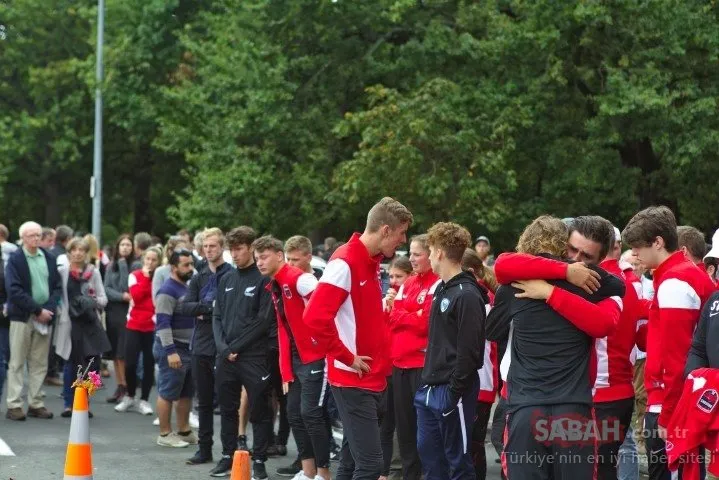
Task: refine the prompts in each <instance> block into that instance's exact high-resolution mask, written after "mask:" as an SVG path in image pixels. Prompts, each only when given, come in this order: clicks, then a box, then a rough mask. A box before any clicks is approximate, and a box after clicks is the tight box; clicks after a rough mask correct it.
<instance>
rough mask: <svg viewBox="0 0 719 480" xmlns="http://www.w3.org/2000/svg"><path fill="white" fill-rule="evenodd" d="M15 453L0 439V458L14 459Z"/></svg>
mask: <svg viewBox="0 0 719 480" xmlns="http://www.w3.org/2000/svg"><path fill="white" fill-rule="evenodd" d="M14 456H15V453H14V452H13V451H12V449H11V448H10V446H9V445H8V444H7V443H5V441H4V440H3V439H2V438H0V457H14Z"/></svg>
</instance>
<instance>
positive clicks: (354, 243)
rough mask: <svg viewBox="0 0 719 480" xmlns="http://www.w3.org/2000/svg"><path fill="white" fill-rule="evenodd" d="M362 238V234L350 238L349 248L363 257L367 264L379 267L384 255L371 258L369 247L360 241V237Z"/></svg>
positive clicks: (356, 233)
mask: <svg viewBox="0 0 719 480" xmlns="http://www.w3.org/2000/svg"><path fill="white" fill-rule="evenodd" d="M361 236H362V234H361V233H358V232H355V233H353V234H352V236H351V237H350V240H349V242H347V246H348V248H351V249H353V250H354V251H356V252H357V253H358V254H359V255H360V256H362V259H363V260H364V261H365V262H367V263H368V264H370V265H378V264H379V263H380V262H381V261H382V260H383V259H384V255H382V253H381V252H380V253H378V254H377V255H375V256H374V257H372V256H370V254H369V250H367V246H366V245H365V244H364V243H362V241H361V240H360V237H361Z"/></svg>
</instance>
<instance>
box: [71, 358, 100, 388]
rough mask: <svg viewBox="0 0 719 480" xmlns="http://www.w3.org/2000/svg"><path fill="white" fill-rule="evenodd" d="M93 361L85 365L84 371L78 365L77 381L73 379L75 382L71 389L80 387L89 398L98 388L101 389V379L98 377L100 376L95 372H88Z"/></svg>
mask: <svg viewBox="0 0 719 480" xmlns="http://www.w3.org/2000/svg"><path fill="white" fill-rule="evenodd" d="M93 360H94V359H90V362H89V363H88V364H87V367H85V370H83V369H82V365H78V367H77V379H75V382H74V383H73V384H72V387H73V388H75V387H81V388H84V389H85V390H87V394H88V395H89V396H91V397H92V396H93V395H94V394H95V391H96V390H97V389H98V388H100V387H102V378H101V377H100V374H99V373H97V372H95V371H92V372H91V371H90V367H91V366H92V362H93Z"/></svg>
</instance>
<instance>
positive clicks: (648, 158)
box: [619, 138, 679, 217]
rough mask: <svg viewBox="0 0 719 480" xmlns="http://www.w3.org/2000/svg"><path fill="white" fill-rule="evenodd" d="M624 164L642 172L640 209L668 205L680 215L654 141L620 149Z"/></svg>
mask: <svg viewBox="0 0 719 480" xmlns="http://www.w3.org/2000/svg"><path fill="white" fill-rule="evenodd" d="M619 155H620V156H621V159H622V163H623V164H624V165H625V166H627V167H634V168H638V169H639V170H640V172H641V178H640V179H639V185H638V192H637V194H638V195H639V205H638V207H639V208H646V207H649V206H651V205H666V206H667V207H669V208H671V209H672V211H674V213H675V214H676V215H677V217H678V216H679V215H678V213H679V212H678V211H677V199H676V198H675V197H674V196H672V195H670V194H669V192H671V189H670V188H669V178H668V176H667V172H666V171H665V170H663V169H662V163H661V159H660V158H659V157H658V156H657V154H656V152H654V148H653V147H652V141H651V140H650V139H648V138H644V139H641V140H635V141H631V142H626V143H624V144H623V145H622V146H620V147H619Z"/></svg>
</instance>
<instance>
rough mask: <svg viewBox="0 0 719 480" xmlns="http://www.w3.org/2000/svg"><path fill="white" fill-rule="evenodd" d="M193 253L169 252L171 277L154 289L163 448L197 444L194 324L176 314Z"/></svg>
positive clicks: (154, 347)
mask: <svg viewBox="0 0 719 480" xmlns="http://www.w3.org/2000/svg"><path fill="white" fill-rule="evenodd" d="M192 265H193V262H192V252H190V251H189V250H186V249H179V250H175V251H174V252H172V254H171V255H170V269H171V270H170V278H168V279H167V280H165V283H163V284H162V286H161V287H160V290H158V292H157V297H155V298H156V301H155V318H156V319H157V327H156V332H157V336H156V337H155V345H154V346H153V354H154V356H155V358H156V359H157V363H158V366H159V375H158V377H157V392H158V395H157V416H158V417H159V419H160V436H159V437H157V444H158V445H160V446H162V447H187V446H188V445H189V444H195V443H197V437H196V436H195V434H194V433H193V432H192V429H190V424H189V422H190V408H191V407H192V395H193V383H192V372H191V370H190V367H191V364H192V362H191V357H190V339H191V338H192V331H193V328H194V326H195V319H194V318H193V317H191V316H183V315H175V314H174V311H175V307H176V306H177V304H178V303H179V302H180V301H181V300H182V298H183V297H184V296H185V295H186V294H187V281H188V280H190V278H192V273H193V269H192ZM172 402H176V404H175V405H176V406H175V419H176V422H177V432H173V431H172V428H171V426H170V413H171V411H172Z"/></svg>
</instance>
